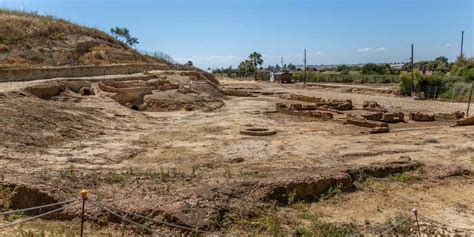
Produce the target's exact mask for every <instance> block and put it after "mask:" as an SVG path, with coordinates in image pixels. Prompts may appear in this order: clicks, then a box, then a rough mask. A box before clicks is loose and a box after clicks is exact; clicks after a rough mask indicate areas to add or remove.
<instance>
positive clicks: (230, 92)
mask: <svg viewBox="0 0 474 237" xmlns="http://www.w3.org/2000/svg"><path fill="white" fill-rule="evenodd" d="M222 93H223V94H224V95H227V96H239V97H254V96H255V95H252V94H251V93H250V92H249V91H246V90H234V89H226V88H224V89H222Z"/></svg>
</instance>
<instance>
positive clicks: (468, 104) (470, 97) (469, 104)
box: [466, 82, 474, 117]
mask: <svg viewBox="0 0 474 237" xmlns="http://www.w3.org/2000/svg"><path fill="white" fill-rule="evenodd" d="M473 87H474V82H472V83H471V90H470V91H469V102H468V103H467V112H466V117H469V109H470V108H471V99H472V88H473Z"/></svg>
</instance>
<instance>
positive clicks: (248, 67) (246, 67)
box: [239, 60, 255, 76]
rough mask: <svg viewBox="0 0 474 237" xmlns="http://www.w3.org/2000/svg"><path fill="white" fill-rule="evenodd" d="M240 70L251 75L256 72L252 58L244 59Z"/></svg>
mask: <svg viewBox="0 0 474 237" xmlns="http://www.w3.org/2000/svg"><path fill="white" fill-rule="evenodd" d="M239 72H240V74H241V75H244V76H249V75H251V74H252V73H255V67H254V63H253V61H251V60H244V61H242V62H241V63H240V64H239Z"/></svg>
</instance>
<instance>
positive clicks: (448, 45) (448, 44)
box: [444, 43, 456, 47]
mask: <svg viewBox="0 0 474 237" xmlns="http://www.w3.org/2000/svg"><path fill="white" fill-rule="evenodd" d="M444 46H445V47H453V46H456V44H453V43H446V44H445V45H444Z"/></svg>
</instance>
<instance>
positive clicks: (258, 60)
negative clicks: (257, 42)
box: [249, 51, 263, 80]
mask: <svg viewBox="0 0 474 237" xmlns="http://www.w3.org/2000/svg"><path fill="white" fill-rule="evenodd" d="M249 60H250V61H252V64H253V67H254V70H255V80H257V74H258V66H259V65H262V64H263V59H262V55H261V54H259V53H257V52H255V51H254V52H253V53H251V54H250V55H249Z"/></svg>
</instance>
